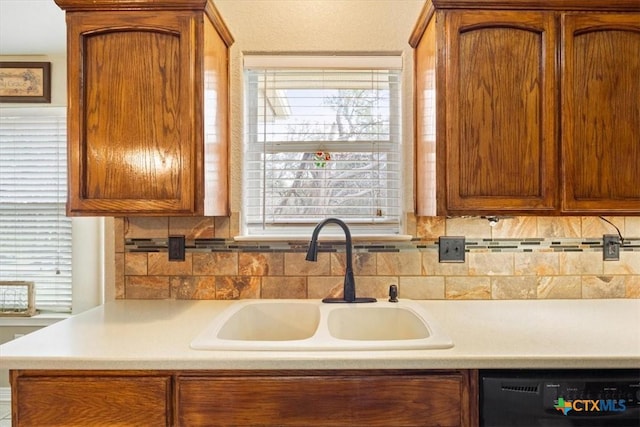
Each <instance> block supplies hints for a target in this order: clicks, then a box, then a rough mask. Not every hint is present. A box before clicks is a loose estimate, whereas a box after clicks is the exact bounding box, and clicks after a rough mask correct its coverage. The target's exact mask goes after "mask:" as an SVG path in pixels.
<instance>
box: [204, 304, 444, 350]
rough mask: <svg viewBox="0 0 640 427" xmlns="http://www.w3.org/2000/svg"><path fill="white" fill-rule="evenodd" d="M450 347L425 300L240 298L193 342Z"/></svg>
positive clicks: (260, 346)
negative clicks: (338, 301) (334, 301)
mask: <svg viewBox="0 0 640 427" xmlns="http://www.w3.org/2000/svg"><path fill="white" fill-rule="evenodd" d="M450 347H453V341H452V340H451V338H450V337H449V335H447V334H446V333H445V331H443V330H442V328H441V327H440V326H439V325H438V323H437V322H436V321H435V320H434V319H433V318H432V317H431V316H430V314H429V312H428V310H427V309H426V308H425V307H424V305H422V304H420V303H417V302H415V301H410V300H401V301H399V302H395V303H394V302H375V303H362V304H361V303H359V304H353V303H344V304H326V303H323V302H321V301H320V300H239V301H236V302H234V303H233V304H232V305H230V306H229V307H227V308H226V309H225V310H224V311H223V312H222V313H220V315H218V316H216V317H215V318H214V319H213V320H212V322H211V323H210V324H209V325H208V326H207V327H206V328H205V329H204V330H203V331H202V332H201V333H200V334H199V335H198V336H197V337H196V338H195V339H194V340H193V341H192V342H191V348H192V349H195V350H245V351H251V350H262V351H264V350H273V351H279V350H282V351H296V350H297V351H315V350H326V351H331V350H335V351H342V350H418V349H444V348H450Z"/></svg>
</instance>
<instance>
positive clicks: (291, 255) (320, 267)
mask: <svg viewBox="0 0 640 427" xmlns="http://www.w3.org/2000/svg"><path fill="white" fill-rule="evenodd" d="M329 255H330V254H329V253H327V252H324V253H323V252H320V253H318V260H317V261H315V262H312V261H307V260H306V259H305V256H306V253H304V252H288V253H285V254H284V274H285V275H287V276H324V275H329V274H330V273H331V258H330V256H329Z"/></svg>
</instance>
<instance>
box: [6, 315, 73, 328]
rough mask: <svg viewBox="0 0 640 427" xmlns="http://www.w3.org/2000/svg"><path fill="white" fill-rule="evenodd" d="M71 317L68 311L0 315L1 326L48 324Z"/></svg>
mask: <svg viewBox="0 0 640 427" xmlns="http://www.w3.org/2000/svg"><path fill="white" fill-rule="evenodd" d="M69 317H71V314H69V313H51V312H44V313H39V314H36V315H35V316H31V317H20V316H14V317H10V316H8V317H0V327H1V326H49V325H53V324H54V323H56V322H59V321H61V320H64V319H67V318H69Z"/></svg>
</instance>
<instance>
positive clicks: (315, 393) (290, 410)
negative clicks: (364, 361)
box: [177, 375, 463, 427]
mask: <svg viewBox="0 0 640 427" xmlns="http://www.w3.org/2000/svg"><path fill="white" fill-rule="evenodd" d="M177 392H178V398H177V402H178V409H177V411H178V420H179V423H180V425H189V426H199V425H202V426H204V425H206V426H228V425H234V426H255V425H262V426H271V425H273V426H302V425H313V426H344V425H367V426H385V427H387V426H389V425H396V426H435V425H437V426H459V425H461V424H462V423H463V420H462V415H461V405H462V398H463V391H462V384H461V379H460V377H458V376H453V375H452V376H445V375H434V376H393V375H389V376H366V375H363V376H340V375H337V376H289V377H275V376H274V377H269V376H266V377H221V378H203V377H200V378H198V377H194V378H181V379H180V380H179V381H178V390H177Z"/></svg>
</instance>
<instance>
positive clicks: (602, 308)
mask: <svg viewBox="0 0 640 427" xmlns="http://www.w3.org/2000/svg"><path fill="white" fill-rule="evenodd" d="M230 303H231V302H230V301H172V300H164V301H148V300H123V301H114V302H110V303H108V304H106V305H104V306H100V307H96V308H94V309H92V310H89V311H87V312H85V313H81V314H79V315H76V316H72V317H70V318H69V319H66V320H63V321H60V322H58V323H56V324H54V325H51V326H48V327H46V328H43V329H41V330H39V331H36V332H34V333H31V334H28V335H26V336H24V337H21V338H19V339H16V340H13V341H10V342H8V343H6V344H3V345H2V346H0V368H2V369H78V370H85V369H86V370H98V369H101V370H102V369H105V370H109V369H122V370H126V369H152V370H225V369H227V370H232V369H255V370H260V369H264V370H277V369H491V368H493V369H495V368H504V369H507V368H523V369H524V368H530V369H543V368H549V369H560V368H580V369H582V368H584V369H587V368H592V369H605V368H638V367H640V300H637V299H636V300H624V299H621V300H545V301H540V300H533V301H523V300H512V301H432V300H425V301H423V302H421V303H423V304H424V306H425V307H426V308H427V309H428V310H429V311H430V312H431V315H432V317H433V318H434V319H435V320H436V321H438V322H439V323H441V326H442V327H443V328H444V329H445V330H446V331H447V332H448V333H449V334H450V335H451V338H452V339H453V342H454V347H453V348H451V349H441V350H405V351H343V352H340V351H286V352H285V351H197V350H192V349H190V348H189V343H190V342H191V340H192V339H193V338H194V337H195V336H196V335H197V334H198V333H199V332H200V331H201V330H202V329H204V328H205V326H206V325H207V324H208V323H209V322H211V321H212V320H213V318H215V316H216V315H217V314H218V313H220V312H221V311H222V309H224V308H225V307H227V306H228V305H229V304H230Z"/></svg>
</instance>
